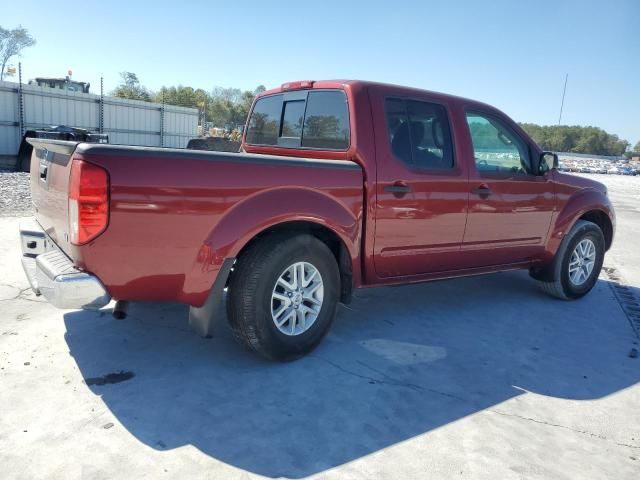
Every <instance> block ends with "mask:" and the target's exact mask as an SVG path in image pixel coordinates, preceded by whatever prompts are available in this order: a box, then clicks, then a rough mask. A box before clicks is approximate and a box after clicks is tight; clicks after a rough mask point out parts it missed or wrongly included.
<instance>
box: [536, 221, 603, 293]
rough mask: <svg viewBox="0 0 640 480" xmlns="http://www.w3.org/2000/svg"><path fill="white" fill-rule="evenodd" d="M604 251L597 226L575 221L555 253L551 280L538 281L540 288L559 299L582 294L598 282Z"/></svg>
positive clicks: (600, 232) (601, 237) (601, 234)
mask: <svg viewBox="0 0 640 480" xmlns="http://www.w3.org/2000/svg"><path fill="white" fill-rule="evenodd" d="M604 252H605V241H604V235H603V233H602V230H600V227H598V226H597V225H596V224H595V223H592V222H587V221H585V220H578V221H577V222H576V224H575V225H574V227H573V228H572V229H571V231H570V232H569V234H568V235H567V237H566V238H565V239H564V241H563V242H562V245H561V246H560V248H559V249H558V252H557V253H556V258H555V260H554V264H553V265H552V267H551V268H552V269H553V271H552V272H551V273H552V279H551V281H541V282H540V284H541V286H542V289H543V290H544V291H545V292H547V293H548V294H550V295H553V296H554V297H558V298H561V299H563V300H572V299H576V298H580V297H583V296H584V295H586V294H587V293H589V292H590V291H591V289H592V288H593V287H594V285H595V284H596V282H597V281H598V276H599V275H600V270H601V269H602V262H603V261H604Z"/></svg>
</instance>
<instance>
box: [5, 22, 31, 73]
mask: <svg viewBox="0 0 640 480" xmlns="http://www.w3.org/2000/svg"><path fill="white" fill-rule="evenodd" d="M35 44H36V41H35V39H34V38H33V37H32V36H31V35H29V32H28V31H27V29H26V28H23V27H22V26H21V25H19V26H18V27H17V28H14V29H12V30H7V29H5V28H2V27H0V80H3V79H4V75H5V68H6V67H7V64H8V63H9V60H10V59H11V58H12V57H14V56H16V55H18V56H19V55H20V54H21V53H22V50H24V49H25V48H27V47H32V46H33V45H35Z"/></svg>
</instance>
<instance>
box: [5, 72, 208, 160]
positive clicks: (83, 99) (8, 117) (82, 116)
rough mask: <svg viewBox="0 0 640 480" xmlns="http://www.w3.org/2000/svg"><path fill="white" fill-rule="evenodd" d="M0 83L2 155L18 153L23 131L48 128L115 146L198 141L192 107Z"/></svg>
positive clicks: (177, 144) (196, 115) (195, 112)
mask: <svg viewBox="0 0 640 480" xmlns="http://www.w3.org/2000/svg"><path fill="white" fill-rule="evenodd" d="M18 80H19V81H18V82H17V83H15V82H6V81H3V82H0V156H4V157H13V156H16V155H17V153H18V148H19V145H20V141H21V138H22V135H23V134H24V132H25V131H26V130H31V129H39V128H43V127H48V126H52V125H66V126H70V127H79V128H86V129H88V130H92V131H95V132H100V133H106V134H108V135H109V142H110V143H114V144H127V145H145V146H156V147H175V148H184V147H186V145H187V142H188V141H189V140H190V139H191V138H194V137H196V136H197V134H198V123H199V120H200V114H199V112H198V109H196V108H188V107H180V106H175V105H166V104H164V103H151V102H143V101H139V100H128V99H123V98H116V97H109V96H105V95H104V92H103V89H102V85H101V93H100V95H95V94H90V93H80V92H72V91H67V90H61V89H55V88H48V87H39V86H35V85H25V84H24V83H23V82H22V78H21V76H20V78H19V79H18Z"/></svg>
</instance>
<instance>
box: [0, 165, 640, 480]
mask: <svg viewBox="0 0 640 480" xmlns="http://www.w3.org/2000/svg"><path fill="white" fill-rule="evenodd" d="M598 178H600V177H598ZM604 179H605V180H607V181H609V179H608V178H607V177H605V178H604ZM611 181H613V180H611ZM615 182H617V183H614V184H613V185H611V186H610V191H611V195H612V198H613V200H614V203H615V204H616V206H619V208H618V235H617V238H616V243H615V245H614V248H613V250H612V251H611V252H610V254H609V255H608V257H607V262H606V263H607V265H610V266H615V267H616V268H617V269H618V271H619V272H620V275H621V277H622V278H624V279H625V280H626V282H627V283H628V285H629V287H630V290H631V292H632V293H633V294H634V295H636V297H640V295H639V292H640V290H638V287H640V257H639V256H638V255H637V254H636V251H635V250H634V243H633V242H632V239H633V238H634V236H635V238H637V236H636V233H635V230H636V228H637V225H639V224H640V223H638V219H639V218H640V217H639V216H638V215H639V214H640V207H635V206H634V200H635V195H636V194H640V178H639V179H636V178H632V177H619V178H616V179H615ZM623 182H627V183H623ZM633 182H635V183H633ZM639 198H640V197H639ZM638 205H640V204H638ZM18 222H19V220H18V219H16V218H0V273H1V274H0V312H1V314H0V476H1V477H2V478H3V479H4V478H7V479H13V478H16V479H33V478H47V479H50V478H64V479H72V478H92V479H100V478H105V479H106V478H110V479H111V478H122V479H128V478H154V479H155V478H158V477H161V476H162V477H165V478H189V477H196V478H203V477H204V478H225V479H227V478H232V479H233V478H243V479H244V478H249V477H251V478H253V477H269V478H274V477H288V478H302V477H307V476H312V477H315V478H322V479H325V478H326V479H332V478H340V479H360V478H395V479H406V478H450V477H456V478H468V479H496V478H500V479H511V478H513V479H516V478H545V479H546V478H557V479H565V478H566V479H575V478H593V479H610V478H616V479H627V478H629V479H631V478H637V475H638V472H639V471H640V410H639V409H638V405H640V384H639V383H638V382H639V381H640V359H638V358H630V357H629V352H630V350H631V349H632V348H639V346H638V338H637V336H636V335H635V333H634V331H633V329H632V328H631V325H630V322H629V319H628V318H627V317H626V315H625V313H624V311H623V309H622V308H621V307H620V304H619V303H618V299H617V298H616V296H615V295H614V292H613V290H612V288H611V286H610V282H609V280H608V278H607V277H606V275H603V277H602V278H601V280H600V282H599V283H598V285H597V286H596V287H595V289H594V291H593V292H592V293H591V294H590V295H589V296H587V297H586V298H584V299H582V300H581V301H577V302H562V301H559V300H555V299H553V298H549V297H547V296H545V295H544V294H543V293H541V292H540V291H539V290H538V289H537V288H536V285H535V283H534V282H533V281H531V280H530V279H529V278H528V276H527V274H526V272H511V273H503V274H497V275H491V276H485V277H480V278H470V279H461V280H455V281H446V282H437V283H430V284H423V285H412V286H404V287H389V288H380V289H370V290H363V291H360V292H358V294H357V295H356V297H355V299H354V302H353V303H352V304H351V305H349V306H347V307H341V308H340V309H339V313H338V317H337V319H336V322H335V324H334V326H333V328H332V330H331V333H330V334H329V336H328V337H327V339H326V340H325V341H324V342H323V344H322V345H321V346H320V347H319V348H318V349H317V350H315V351H314V352H313V353H312V354H311V355H309V356H307V357H305V358H303V359H301V360H299V361H296V362H291V363H285V364H278V363H270V362H266V361H263V360H261V359H260V358H257V357H255V356H254V355H252V354H250V353H248V352H245V351H244V350H242V349H241V348H240V347H238V346H237V345H236V344H234V343H233V341H232V339H231V335H230V334H229V332H228V331H227V330H226V328H219V329H218V332H217V333H216V335H214V337H213V338H211V339H202V338H199V337H197V336H195V335H194V334H192V333H191V332H190V331H189V329H188V327H187V308H186V307H184V306H181V305H166V304H165V305H163V304H133V305H132V306H131V310H130V315H129V317H128V318H127V319H126V320H124V321H117V320H114V319H113V318H112V317H111V315H110V307H107V308H104V309H103V310H101V311H100V312H78V311H60V310H56V309H55V308H53V307H51V306H50V305H48V304H47V303H45V302H43V301H42V299H40V298H38V297H35V296H34V295H33V294H32V293H31V291H30V290H29V289H28V288H27V287H28V285H27V282H26V279H25V278H24V275H23V273H22V270H21V268H20V257H19V244H18V239H17V225H18ZM219 313H222V312H219ZM110 374H111V375H113V376H112V377H109V381H96V379H101V378H105V376H108V375H110ZM111 380H113V382H111ZM88 384H90V385H88Z"/></svg>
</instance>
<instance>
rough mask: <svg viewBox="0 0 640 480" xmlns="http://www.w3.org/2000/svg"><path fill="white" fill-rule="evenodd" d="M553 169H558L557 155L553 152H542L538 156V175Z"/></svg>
mask: <svg viewBox="0 0 640 480" xmlns="http://www.w3.org/2000/svg"><path fill="white" fill-rule="evenodd" d="M554 168H558V155H556V154H555V153H553V152H542V153H541V154H540V162H539V163H538V172H539V173H540V175H543V174H545V173H546V172H548V171H549V170H552V169H554Z"/></svg>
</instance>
